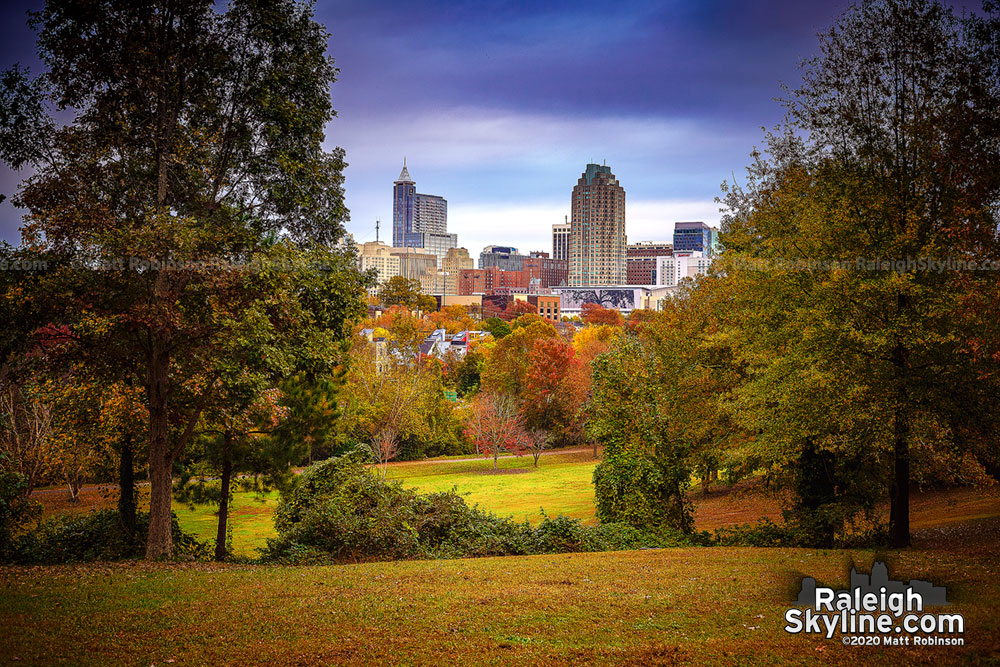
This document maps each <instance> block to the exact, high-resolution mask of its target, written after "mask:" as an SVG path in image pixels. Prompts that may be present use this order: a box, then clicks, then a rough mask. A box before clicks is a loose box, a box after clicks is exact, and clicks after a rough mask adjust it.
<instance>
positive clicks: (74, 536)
mask: <svg viewBox="0 0 1000 667" xmlns="http://www.w3.org/2000/svg"><path fill="white" fill-rule="evenodd" d="M172 526H173V536H174V552H175V554H177V555H178V556H187V557H189V558H195V559H199V560H206V559H208V557H209V555H210V554H209V550H208V548H207V547H206V545H204V544H203V543H201V542H199V541H198V540H197V539H195V538H194V537H193V536H191V535H188V534H187V533H185V532H183V531H182V530H181V529H180V526H179V525H178V524H177V517H176V516H174V517H173V521H172ZM148 532H149V514H147V513H144V512H140V513H139V514H138V515H137V516H136V535H137V537H132V536H130V535H128V533H127V532H126V531H125V530H124V528H122V525H121V521H120V520H119V518H118V512H117V511H116V510H99V511H96V512H90V513H87V514H74V515H67V516H60V517H55V518H52V519H49V520H47V521H43V522H42V523H40V524H39V525H38V527H37V528H35V529H34V530H32V531H31V532H29V533H25V534H24V535H21V536H20V537H19V538H18V539H17V540H16V543H15V545H14V550H13V560H14V561H15V562H17V563H21V564H25V565H48V564H57V563H77V562H87V561H94V560H104V561H113V560H126V559H131V558H142V556H143V555H144V554H145V551H146V539H145V537H146V535H147V533H148Z"/></svg>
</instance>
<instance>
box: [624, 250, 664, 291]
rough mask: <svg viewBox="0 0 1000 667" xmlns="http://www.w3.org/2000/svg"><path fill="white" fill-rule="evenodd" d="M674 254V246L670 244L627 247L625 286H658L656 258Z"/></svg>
mask: <svg viewBox="0 0 1000 667" xmlns="http://www.w3.org/2000/svg"><path fill="white" fill-rule="evenodd" d="M672 254H673V246H672V245H671V244H669V243H661V242H658V241H641V242H639V243H629V244H628V245H627V246H626V247H625V284H626V285H656V284H657V283H656V258H657V257H665V256H670V255H672Z"/></svg>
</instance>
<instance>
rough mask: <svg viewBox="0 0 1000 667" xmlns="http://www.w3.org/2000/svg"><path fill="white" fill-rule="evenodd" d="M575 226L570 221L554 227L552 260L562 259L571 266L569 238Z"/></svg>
mask: <svg viewBox="0 0 1000 667" xmlns="http://www.w3.org/2000/svg"><path fill="white" fill-rule="evenodd" d="M572 228H573V225H571V224H569V220H568V219H567V220H566V222H564V223H562V224H555V225H552V259H561V260H563V261H565V262H566V263H567V265H568V264H569V238H570V230H571V229H572Z"/></svg>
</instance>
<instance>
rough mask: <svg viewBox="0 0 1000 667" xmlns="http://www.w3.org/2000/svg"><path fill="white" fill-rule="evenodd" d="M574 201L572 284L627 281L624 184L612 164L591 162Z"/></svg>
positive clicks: (603, 283) (571, 256)
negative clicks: (612, 168)
mask: <svg viewBox="0 0 1000 667" xmlns="http://www.w3.org/2000/svg"><path fill="white" fill-rule="evenodd" d="M571 204H572V213H573V215H572V219H571V222H570V225H571V228H570V259H569V284H570V285H571V286H588V285H622V284H624V283H625V188H623V187H622V186H621V184H620V183H619V182H618V179H617V178H615V175H614V174H613V173H611V167H608V166H607V165H599V164H588V165H587V169H586V171H584V172H583V174H582V175H581V177H580V179H579V180H578V181H577V184H576V186H575V187H574V188H573V197H572V201H571Z"/></svg>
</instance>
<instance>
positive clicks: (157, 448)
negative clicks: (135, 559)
mask: <svg viewBox="0 0 1000 667" xmlns="http://www.w3.org/2000/svg"><path fill="white" fill-rule="evenodd" d="M155 336H156V334H154V337H155ZM169 372H170V353H169V352H168V351H167V346H166V344H165V342H164V341H162V340H158V339H154V342H153V347H152V350H151V351H150V356H149V375H148V390H147V393H148V402H149V536H148V537H147V539H146V559H147V560H155V559H157V558H169V557H170V556H171V555H172V554H173V548H174V544H173V533H172V531H171V526H170V524H171V515H170V504H171V500H172V498H171V491H172V488H171V486H172V484H173V477H172V475H173V466H174V457H173V452H172V451H171V449H170V441H169V438H168V426H169V423H168V414H167V391H168V388H169V385H170V377H169Z"/></svg>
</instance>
